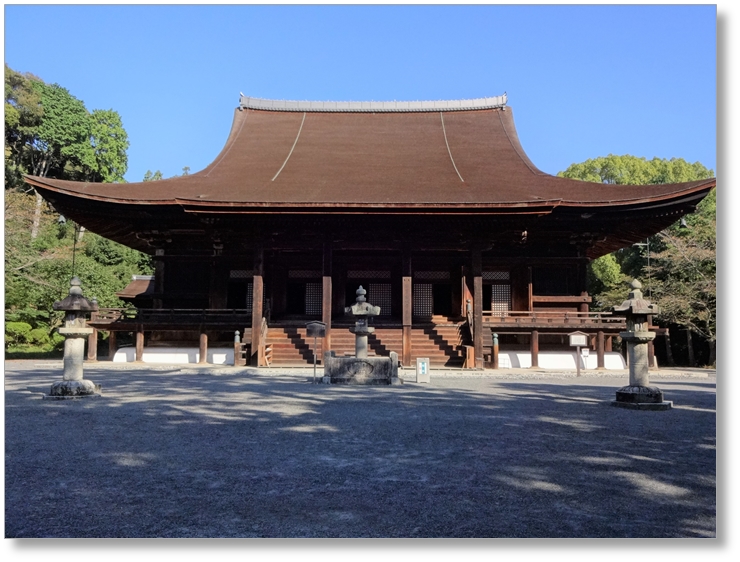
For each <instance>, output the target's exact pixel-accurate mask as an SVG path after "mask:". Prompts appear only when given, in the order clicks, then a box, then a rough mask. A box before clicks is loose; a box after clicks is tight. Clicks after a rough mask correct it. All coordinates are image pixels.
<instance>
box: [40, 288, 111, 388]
mask: <svg viewBox="0 0 740 562" xmlns="http://www.w3.org/2000/svg"><path fill="white" fill-rule="evenodd" d="M80 285H81V283H80V280H79V279H78V278H77V277H73V278H72V281H71V282H70V288H69V295H67V297H66V298H65V299H63V300H61V301H57V302H55V303H54V305H53V308H54V310H62V311H64V313H65V315H64V327H63V328H59V333H60V334H62V335H63V336H64V338H65V340H64V375H63V377H62V380H61V381H58V382H55V383H54V384H53V385H51V392H50V397H51V398H70V397H72V398H73V397H81V396H91V395H95V394H97V393H99V392H100V385H97V384H95V383H93V382H92V381H90V380H86V379H84V378H83V376H82V364H83V361H84V357H85V340H86V339H87V337H88V336H89V335H90V334H92V333H93V329H92V328H88V327H87V325H86V322H85V315H86V314H88V313H90V312H95V311H97V310H98V305H97V302H95V301H93V302H90V301H89V300H87V299H86V298H85V297H84V296H82V288H81V287H80Z"/></svg>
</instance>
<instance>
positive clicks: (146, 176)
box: [143, 170, 162, 181]
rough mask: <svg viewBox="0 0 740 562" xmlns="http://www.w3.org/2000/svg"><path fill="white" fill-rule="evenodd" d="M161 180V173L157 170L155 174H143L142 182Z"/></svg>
mask: <svg viewBox="0 0 740 562" xmlns="http://www.w3.org/2000/svg"><path fill="white" fill-rule="evenodd" d="M161 179H162V172H160V171H159V170H157V171H156V172H154V173H152V171H151V170H147V171H146V174H144V180H143V181H157V180H161Z"/></svg>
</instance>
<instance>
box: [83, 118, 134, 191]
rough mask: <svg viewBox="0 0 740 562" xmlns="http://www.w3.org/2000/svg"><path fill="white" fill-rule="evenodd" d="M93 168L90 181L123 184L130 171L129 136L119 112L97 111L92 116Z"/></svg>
mask: <svg viewBox="0 0 740 562" xmlns="http://www.w3.org/2000/svg"><path fill="white" fill-rule="evenodd" d="M90 144H91V146H92V153H93V162H94V164H93V168H92V170H91V173H90V177H89V178H88V179H89V180H90V181H98V182H103V183H123V182H125V180H124V179H123V176H124V175H125V174H126V170H127V169H128V155H127V154H126V151H127V150H128V147H129V141H128V134H127V133H126V130H125V129H124V128H123V122H122V121H121V116H120V115H119V114H118V112H116V111H113V110H112V109H108V110H103V109H95V110H93V112H92V114H91V116H90Z"/></svg>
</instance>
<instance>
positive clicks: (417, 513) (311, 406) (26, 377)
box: [5, 361, 716, 538]
mask: <svg viewBox="0 0 740 562" xmlns="http://www.w3.org/2000/svg"><path fill="white" fill-rule="evenodd" d="M409 374H410V372H408V371H407V372H406V377H407V381H408V379H409V378H411V379H413V376H412V377H409ZM319 375H321V370H320V369H319ZM85 377H86V378H89V379H91V380H92V381H93V382H95V383H97V384H100V385H102V388H103V394H102V396H101V397H99V398H84V399H78V400H66V401H53V400H43V399H42V398H41V396H42V395H43V394H45V393H48V389H49V387H50V385H51V384H52V383H53V382H55V381H56V380H58V379H60V378H61V361H58V362H38V361H36V362H34V361H7V362H6V363H5V442H6V448H5V455H6V457H5V533H6V537H325V538H330V537H368V538H369V537H481V538H482V537H520V538H524V537H715V536H716V517H715V516H716V497H715V496H716V448H715V445H716V414H715V410H716V392H715V388H716V373H715V372H714V371H706V370H699V369H695V370H670V371H661V372H659V373H654V374H651V383H652V384H655V385H657V386H659V387H660V388H661V389H662V390H663V391H664V393H665V399H666V400H672V401H673V403H674V408H673V409H672V410H670V411H667V412H650V411H647V412H643V411H631V410H623V409H619V408H613V407H610V406H609V402H610V401H611V400H613V399H614V395H615V391H616V390H617V389H618V388H620V387H621V386H623V385H624V384H626V380H627V374H626V371H625V372H611V371H610V372H605V373H597V372H592V371H586V372H582V376H581V377H576V376H575V373H557V372H556V373H553V372H542V371H531V370H527V371H500V372H492V371H486V372H484V373H483V374H480V373H476V372H472V371H432V377H431V383H429V384H417V383H414V382H406V384H404V385H402V386H394V387H356V386H355V387H349V386H339V385H321V384H317V385H313V384H311V379H312V370H311V369H259V370H258V369H253V368H233V367H215V366H214V367H199V366H196V365H191V366H170V367H168V366H156V365H148V366H133V365H121V364H112V363H102V362H101V363H97V364H88V365H87V366H86V370H85Z"/></svg>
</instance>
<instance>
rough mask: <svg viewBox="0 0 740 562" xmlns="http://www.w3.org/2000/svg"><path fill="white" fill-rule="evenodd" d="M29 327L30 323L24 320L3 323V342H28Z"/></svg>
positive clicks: (29, 335)
mask: <svg viewBox="0 0 740 562" xmlns="http://www.w3.org/2000/svg"><path fill="white" fill-rule="evenodd" d="M31 329H32V328H31V325H30V324H27V323H25V322H8V323H7V324H5V343H7V344H10V345H13V344H15V345H17V344H20V343H28V342H29V341H30V337H31Z"/></svg>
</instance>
